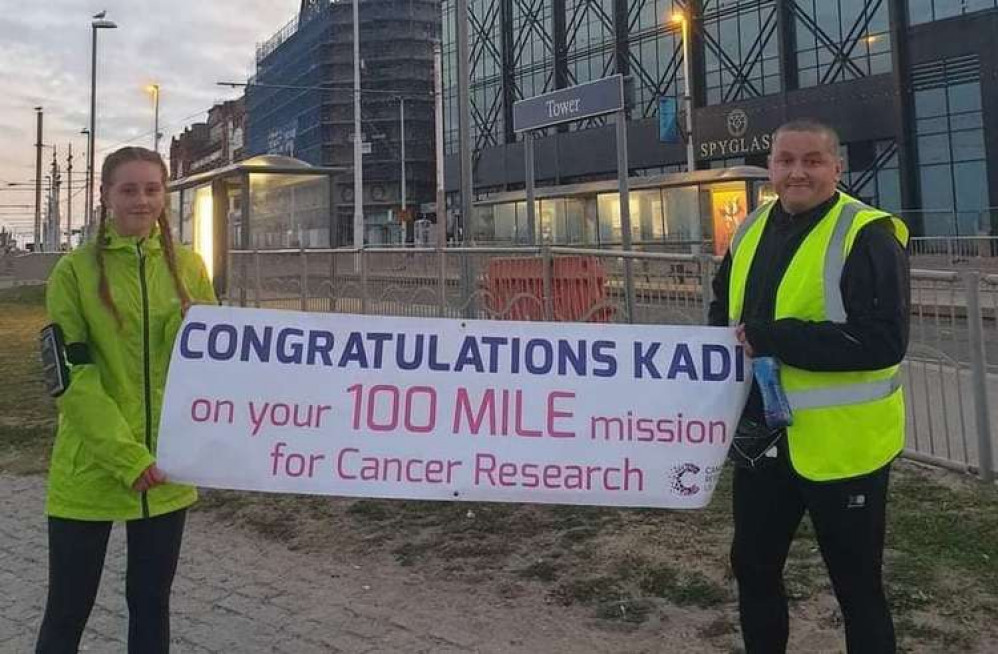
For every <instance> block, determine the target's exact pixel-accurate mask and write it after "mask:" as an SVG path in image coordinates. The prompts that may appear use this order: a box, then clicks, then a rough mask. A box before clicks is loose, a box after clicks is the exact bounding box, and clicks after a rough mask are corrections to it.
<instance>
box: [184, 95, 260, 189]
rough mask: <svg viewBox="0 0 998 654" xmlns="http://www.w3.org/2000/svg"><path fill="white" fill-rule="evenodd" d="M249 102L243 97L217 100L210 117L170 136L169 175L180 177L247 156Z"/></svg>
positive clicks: (218, 166) (209, 111)
mask: <svg viewBox="0 0 998 654" xmlns="http://www.w3.org/2000/svg"><path fill="white" fill-rule="evenodd" d="M245 123H246V105H245V102H244V101H243V98H239V99H237V100H230V101H228V102H222V103H219V104H216V105H215V106H213V107H212V108H211V109H209V110H208V120H207V121H206V122H203V123H195V124H193V125H190V126H188V127H187V128H185V129H184V131H183V132H182V133H181V134H180V135H178V136H175V137H173V138H172V139H171V140H170V178H171V179H181V178H183V177H188V176H190V175H195V174H197V173H203V172H205V171H208V170H214V169H215V168H221V167H222V166H226V165H228V164H231V163H235V162H236V161H242V160H243V159H245V158H246V149H245V132H246V124H245Z"/></svg>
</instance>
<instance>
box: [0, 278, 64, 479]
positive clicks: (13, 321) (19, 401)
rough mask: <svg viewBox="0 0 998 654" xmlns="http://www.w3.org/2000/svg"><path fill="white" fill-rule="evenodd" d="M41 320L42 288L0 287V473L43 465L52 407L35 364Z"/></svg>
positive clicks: (51, 434) (51, 430)
mask: <svg viewBox="0 0 998 654" xmlns="http://www.w3.org/2000/svg"><path fill="white" fill-rule="evenodd" d="M44 324H45V308H44V287H41V286H21V287H15V288H11V289H5V290H2V291H0V472H12V473H15V474H30V473H37V472H42V471H44V470H45V469H46V467H47V465H48V453H49V449H50V448H51V444H52V438H53V437H54V435H55V407H54V404H53V402H52V401H51V400H50V399H49V397H48V396H47V395H46V394H45V390H44V387H43V385H42V381H41V366H40V364H39V362H38V330H40V329H41V328H42V326H44Z"/></svg>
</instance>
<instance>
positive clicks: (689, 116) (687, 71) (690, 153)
mask: <svg viewBox="0 0 998 654" xmlns="http://www.w3.org/2000/svg"><path fill="white" fill-rule="evenodd" d="M672 22H673V23H678V24H679V25H680V27H681V28H682V38H683V78H684V79H683V87H684V88H683V109H684V111H685V114H686V172H690V173H692V172H693V171H694V170H695V169H696V158H695V155H694V147H693V94H692V93H690V84H691V82H692V79H693V73H692V72H691V68H692V65H691V63H690V21H689V18H688V17H687V15H686V14H682V13H678V12H677V13H675V14H673V15H672Z"/></svg>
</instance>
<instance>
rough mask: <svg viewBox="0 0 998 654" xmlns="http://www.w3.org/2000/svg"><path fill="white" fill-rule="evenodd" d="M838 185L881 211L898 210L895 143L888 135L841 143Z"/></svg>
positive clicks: (898, 182)
mask: <svg viewBox="0 0 998 654" xmlns="http://www.w3.org/2000/svg"><path fill="white" fill-rule="evenodd" d="M841 155H842V161H843V164H844V166H843V170H842V181H841V183H840V186H841V188H842V189H843V190H844V191H845V192H846V193H848V194H849V195H851V196H853V197H855V198H858V199H860V200H862V201H863V202H866V203H867V204H870V205H873V206H875V207H878V208H880V209H884V210H885V211H900V210H901V177H900V170H899V167H898V151H897V144H896V143H895V142H894V141H893V140H892V139H887V140H882V141H858V142H854V143H844V144H843V145H842V150H841Z"/></svg>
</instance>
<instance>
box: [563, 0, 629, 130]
mask: <svg viewBox="0 0 998 654" xmlns="http://www.w3.org/2000/svg"><path fill="white" fill-rule="evenodd" d="M613 7H614V0H576V1H574V2H566V3H565V52H566V62H567V67H568V80H567V81H568V86H574V85H576V84H582V83H584V82H591V81H593V80H598V79H602V78H604V77H607V76H608V75H612V74H613V73H614V72H616V69H617V58H616V43H617V42H616V37H615V32H614V25H613ZM605 124H606V118H605V117H595V118H587V119H586V120H580V121H578V122H575V123H571V124H570V125H569V129H571V130H582V129H589V128H591V127H595V126H598V125H605Z"/></svg>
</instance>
